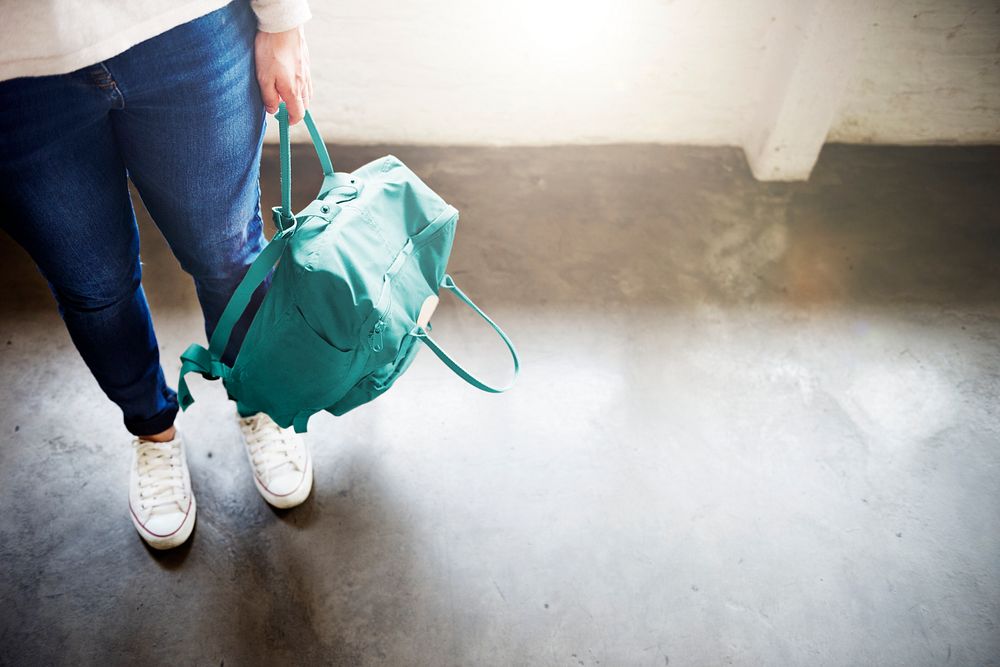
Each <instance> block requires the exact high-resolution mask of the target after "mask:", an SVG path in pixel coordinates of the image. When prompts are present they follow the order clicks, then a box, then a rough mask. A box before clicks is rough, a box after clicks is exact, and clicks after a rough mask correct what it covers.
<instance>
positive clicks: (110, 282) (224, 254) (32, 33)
mask: <svg viewBox="0 0 1000 667" xmlns="http://www.w3.org/2000/svg"><path fill="white" fill-rule="evenodd" d="M175 5H176V3H174V2H172V1H171V0H133V1H132V2H129V3H120V2H117V1H115V0H100V1H98V2H92V3H80V2H74V1H73V0H55V1H53V2H50V3H48V4H47V5H46V6H44V7H39V6H38V5H37V4H36V3H28V2H20V1H19V0H0V16H2V17H3V19H4V22H3V25H4V28H3V32H4V33H5V34H4V35H3V38H4V42H3V45H2V46H0V206H2V226H3V228H4V230H5V231H7V232H8V233H9V234H10V235H11V237H13V238H14V239H15V240H16V241H17V242H18V243H19V244H21V245H22V246H23V247H24V248H25V249H26V250H27V251H28V253H30V254H31V256H32V258H33V259H34V261H35V263H36V264H37V265H38V268H39V270H40V271H41V273H42V274H43V275H44V276H45V278H46V280H48V282H49V285H50V287H51V290H52V293H53V294H54V295H55V298H56V301H57V303H58V306H59V311H60V313H61V314H62V317H63V320H64V321H65V323H66V327H67V328H68V329H69V333H70V337H71V338H72V339H73V342H74V344H75V345H76V348H77V350H79V352H80V354H81V355H82V357H83V359H84V361H85V362H86V363H87V366H88V367H89V368H90V370H91V372H92V373H93V375H94V377H95V378H96V380H97V382H98V384H99V385H100V386H101V388H102V389H103V390H104V392H105V393H106V394H107V396H108V397H109V398H110V399H111V400H112V401H114V402H115V403H116V404H117V405H118V406H119V407H120V408H121V410H122V414H123V416H124V421H125V427H126V429H128V431H129V432H131V433H132V434H133V436H134V439H133V441H132V445H133V456H132V468H131V473H130V479H129V510H130V513H131V516H132V522H133V524H134V525H135V527H136V530H138V532H139V534H140V535H141V536H142V538H143V539H145V540H146V542H147V543H149V544H150V545H151V546H153V547H155V548H157V549H167V548H170V547H175V546H178V545H179V544H182V543H183V542H184V541H185V540H187V538H188V537H189V536H190V534H191V530H192V529H193V527H194V520H195V508H196V504H195V499H194V495H193V493H192V490H191V481H190V475H189V474H188V468H187V461H186V456H185V450H184V444H183V441H182V440H181V436H180V434H179V433H178V432H177V430H176V428H175V427H174V419H175V417H176V415H177V396H176V394H175V393H174V391H173V390H172V389H171V388H169V387H168V386H167V384H166V382H165V380H164V377H163V370H162V368H161V367H160V361H159V352H158V348H157V341H156V335H155V333H154V331H153V323H152V320H151V319H150V314H149V308H148V306H147V303H146V298H145V295H144V293H143V290H142V286H141V284H140V275H141V265H140V262H139V236H138V228H137V226H136V220H135V215H134V213H133V210H132V202H131V200H130V197H129V191H128V186H127V180H131V181H132V183H133V184H134V186H135V188H136V190H137V191H138V193H139V195H140V196H141V198H142V200H143V203H144V204H145V206H146V208H147V209H148V210H149V212H150V214H151V215H152V217H153V220H154V221H155V222H156V224H157V226H158V227H159V229H160V231H161V232H162V233H163V236H164V237H165V238H166V240H167V242H168V243H169V244H170V247H171V249H172V250H173V252H174V255H175V256H176V257H177V259H178V260H179V261H180V263H181V266H182V267H183V268H184V270H185V271H187V272H188V273H190V274H191V276H192V277H193V278H194V281H195V286H196V288H197V293H198V299H199V301H200V303H201V308H202V312H203V314H204V317H205V330H206V332H207V333H208V334H209V335H211V332H212V329H213V328H214V326H215V323H216V321H217V319H218V317H219V315H220V314H221V313H222V310H223V308H224V307H225V305H226V303H227V302H228V300H229V297H230V295H231V294H232V292H233V290H234V289H235V287H236V286H237V285H238V284H239V282H240V279H241V278H242V277H243V274H244V273H245V271H246V269H247V267H248V266H249V265H250V264H251V262H253V260H254V258H255V257H256V256H257V254H258V253H259V252H260V250H261V248H262V247H263V245H264V239H263V235H262V224H261V216H260V201H259V200H260V190H259V184H258V177H259V168H260V151H261V142H262V140H263V134H264V118H265V115H264V112H265V110H266V111H267V112H269V113H274V112H275V111H277V108H278V104H279V102H280V101H282V100H283V101H284V102H285V103H286V104H287V106H288V110H289V116H290V120H291V122H292V123H295V122H298V121H299V120H301V118H302V116H303V114H304V113H305V109H306V108H307V107H308V105H309V98H310V93H311V87H312V84H311V81H310V78H309V64H308V54H307V50H306V44H305V38H304V35H303V30H302V24H303V23H304V22H305V21H306V20H308V19H309V17H310V13H309V8H308V6H307V4H306V0H251V2H250V3H249V4H248V3H247V1H246V0H233V1H232V2H230V3H229V4H225V2H220V1H219V0H196V1H195V2H188V3H185V4H183V5H182V6H181V7H180V9H178V8H177V7H176V6H175ZM261 297H262V293H260V294H258V295H257V302H258V303H259V300H260V298H261ZM248 325H249V318H246V319H245V321H244V322H242V323H241V326H240V327H239V333H238V334H237V332H235V331H234V334H237V341H236V342H235V344H234V347H235V345H238V342H239V340H241V339H242V334H245V332H246V328H247V326H248ZM230 354H232V348H231V349H230ZM239 425H240V430H241V432H242V434H243V439H244V444H245V446H246V449H247V454H248V458H249V460H250V463H251V468H252V470H253V473H254V481H255V484H256V486H257V488H258V490H259V491H260V492H261V495H263V496H264V498H265V499H266V500H267V501H268V502H269V503H271V504H272V505H274V506H276V507H293V506H295V505H297V504H300V503H302V502H303V501H304V500H305V499H306V497H307V496H308V495H309V492H310V489H311V488H312V463H311V459H310V456H309V452H308V450H307V448H306V446H305V443H304V442H303V441H302V439H301V438H300V437H298V436H297V435H296V434H295V433H293V432H291V431H286V430H283V429H281V428H279V427H278V426H277V425H276V424H275V423H274V422H273V421H272V420H271V419H270V418H269V417H267V415H264V414H257V415H241V416H240V419H239Z"/></svg>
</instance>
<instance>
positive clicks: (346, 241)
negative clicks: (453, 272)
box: [178, 105, 519, 432]
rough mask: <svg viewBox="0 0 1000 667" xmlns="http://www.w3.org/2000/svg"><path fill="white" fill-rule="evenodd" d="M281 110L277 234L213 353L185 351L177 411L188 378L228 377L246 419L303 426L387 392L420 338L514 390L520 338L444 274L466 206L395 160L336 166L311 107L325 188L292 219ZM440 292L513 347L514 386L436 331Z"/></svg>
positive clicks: (187, 397)
mask: <svg viewBox="0 0 1000 667" xmlns="http://www.w3.org/2000/svg"><path fill="white" fill-rule="evenodd" d="M277 117H278V126H279V134H280V157H281V208H280V209H279V208H277V207H275V208H274V209H273V216H274V223H275V226H276V227H277V228H278V231H277V233H276V234H275V235H274V237H273V238H272V239H271V242H270V243H269V244H268V245H267V247H265V248H264V250H263V251H262V252H261V254H260V256H259V257H257V259H256V260H255V261H254V263H253V264H252V265H251V266H250V268H249V270H248V271H247V274H246V277H245V278H244V279H243V281H242V282H241V283H240V285H239V287H238V288H237V289H236V291H235V293H234V294H233V296H232V299H231V300H230V301H229V304H228V305H227V306H226V309H225V310H224V311H223V313H222V316H221V317H220V319H219V323H218V325H217V326H216V328H215V330H214V332H213V333H212V338H211V340H210V341H209V345H208V349H205V348H204V347H202V346H201V345H191V346H190V347H188V349H187V350H185V352H184V354H182V355H181V361H182V365H181V374H180V380H179V382H178V399H179V401H180V405H181V407H182V408H183V409H185V410H186V409H187V408H188V407H189V406H190V405H191V404H192V403H193V402H194V399H193V398H192V396H191V392H190V391H189V389H188V386H187V382H186V381H185V379H184V376H185V375H186V374H187V373H190V372H196V373H200V374H201V375H202V376H203V377H205V378H207V379H210V380H214V379H218V378H222V381H223V383H224V384H225V387H226V390H227V391H228V393H229V396H230V397H231V398H233V399H234V400H236V402H237V407H238V409H239V410H240V412H241V413H242V414H250V413H255V412H266V413H267V414H268V415H270V416H271V417H272V418H273V419H274V421H276V422H277V423H278V424H279V425H281V426H282V427H288V426H294V427H295V430H296V431H299V432H302V431H305V430H306V425H307V423H308V421H309V417H310V416H312V415H313V414H315V413H317V412H320V411H322V410H326V411H327V412H330V413H332V414H334V415H342V414H344V413H345V412H347V411H348V410H352V409H354V408H356V407H358V406H359V405H361V404H363V403H367V402H368V401H370V400H372V399H373V398H375V397H377V396H379V395H380V394H382V393H383V392H385V391H386V390H387V389H388V388H389V387H391V386H392V384H393V383H394V382H395V381H396V380H397V379H398V378H399V376H400V375H401V374H402V373H403V372H404V371H406V369H407V368H408V367H409V366H410V363H411V362H412V361H413V358H414V356H415V355H416V353H417V350H418V349H419V348H420V345H419V344H420V343H422V344H424V345H427V346H428V347H429V348H430V349H431V350H432V351H433V352H434V354H436V355H437V356H438V357H439V358H440V359H441V360H442V361H443V362H444V363H445V364H447V365H448V367H449V368H451V369H452V370H453V371H454V372H455V373H457V374H458V375H459V376H460V377H462V378H463V379H465V380H466V381H467V382H469V383H470V384H472V385H473V386H474V387H477V388H479V389H481V390H483V391H488V392H497V393H498V392H502V391H506V390H507V389H509V388H510V387H511V386H512V385H513V382H514V379H516V377H517V373H518V369H519V361H518V356H517V352H516V351H515V349H514V345H513V343H511V341H510V339H509V338H508V337H507V335H506V334H504V332H503V331H501V329H500V327H499V326H497V325H496V323H494V322H493V320H491V319H490V318H489V317H488V316H487V315H486V314H485V313H484V312H483V311H482V310H480V309H479V308H478V307H477V306H476V305H475V304H474V303H473V302H472V301H471V300H470V299H469V298H468V297H467V296H466V295H465V294H463V293H462V291H461V290H460V289H459V288H458V286H457V285H455V281H454V280H452V278H451V276H449V275H447V274H446V273H445V267H446V265H447V263H448V256H449V254H450V253H451V246H452V242H453V240H454V238H455V225H456V223H457V222H458V211H457V210H455V209H454V208H453V207H451V206H449V205H448V204H447V203H445V201H444V200H443V199H441V197H439V196H438V195H437V194H436V193H434V191H432V190H431V189H430V188H429V187H427V185H425V184H424V182H423V181H421V180H420V179H419V178H418V177H417V176H416V174H414V173H413V172H412V171H410V170H409V169H408V168H407V167H406V166H405V165H404V164H403V163H402V162H400V161H399V160H398V159H397V158H395V157H393V156H391V155H389V156H386V157H384V158H381V159H378V160H375V161H373V162H370V163H368V164H366V165H365V166H363V167H361V168H360V169H358V170H357V171H354V172H351V173H346V172H335V171H334V170H333V164H332V163H331V162H330V156H329V154H328V153H327V150H326V146H325V145H324V143H323V139H322V138H321V137H320V135H319V131H318V130H317V129H316V125H315V123H313V120H312V117H311V116H310V115H309V113H308V112H306V115H305V123H306V127H307V128H308V129H309V134H310V136H311V137H312V142H313V146H314V147H315V148H316V153H317V155H318V156H319V161H320V163H321V165H322V167H323V174H324V176H323V185H322V187H321V188H320V191H319V195H318V196H317V198H316V200H315V201H313V202H311V203H310V204H309V205H308V206H306V207H305V208H304V209H302V211H301V212H299V213H298V214H297V215H292V213H291V154H290V150H289V142H288V112H287V110H286V109H285V108H284V105H282V106H281V108H280V109H279V111H278V114H277ZM275 264H277V268H274V267H275ZM272 268H274V275H273V278H272V281H271V285H270V287H269V288H268V291H267V295H266V296H265V297H264V300H263V302H262V303H261V306H260V309H259V310H258V311H257V314H256V315H255V316H254V319H253V322H252V324H251V325H250V328H249V330H248V331H247V335H246V338H245V339H244V340H243V343H242V345H241V346H240V349H239V351H238V354H237V356H236V359H235V361H234V362H233V365H232V366H231V367H230V366H227V365H225V364H223V363H222V361H221V358H222V353H223V351H224V350H225V349H226V346H227V344H228V342H229V337H230V333H231V332H232V329H233V325H234V324H236V322H237V320H239V319H240V316H241V315H242V314H243V312H244V311H245V310H246V307H247V304H248V303H249V302H250V297H251V295H252V294H253V292H254V290H256V289H257V287H258V286H260V284H261V283H262V282H263V281H264V280H265V279H266V278H267V276H268V275H269V274H270V273H271V270H272ZM441 287H444V288H445V289H447V290H448V291H450V292H452V293H453V294H454V295H455V296H457V297H458V298H459V299H460V300H461V301H463V302H464V303H465V304H466V305H468V306H469V307H470V308H472V309H473V310H475V311H476V312H477V313H478V314H479V315H480V316H481V317H482V318H483V319H484V320H486V322H487V323H488V324H489V325H490V326H491V327H493V329H494V330H495V331H496V332H497V334H498V335H499V336H500V338H501V339H502V340H503V342H504V343H505V344H506V345H507V348H508V349H509V350H510V354H511V356H512V358H513V361H514V379H512V380H511V383H510V384H509V385H507V386H506V387H502V388H496V387H492V386H490V385H488V384H486V383H484V382H482V381H480V380H478V379H476V378H475V377H474V376H473V375H472V374H470V373H469V372H468V371H466V370H465V369H464V368H462V367H461V366H460V365H459V364H458V363H457V362H455V361H454V360H453V359H452V358H451V357H450V356H448V354H447V353H446V352H445V351H444V350H442V349H441V347H440V346H438V344H437V343H435V342H434V339H432V338H431V336H430V334H429V333H428V331H429V330H430V328H431V326H430V322H429V317H430V314H431V312H433V310H434V307H435V306H436V305H437V297H438V293H439V290H440V288H441Z"/></svg>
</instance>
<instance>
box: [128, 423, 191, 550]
mask: <svg viewBox="0 0 1000 667" xmlns="http://www.w3.org/2000/svg"><path fill="white" fill-rule="evenodd" d="M128 506H129V510H130V512H129V513H130V514H131V516H132V523H133V524H134V525H135V529H136V530H137V531H139V535H141V536H142V539H144V540H146V543H147V544H149V546H151V547H153V548H154V549H170V548H172V547H176V546H179V545H181V544H183V543H184V541H185V540H187V538H188V537H190V536H191V531H192V530H193V529H194V516H195V502H194V494H193V493H191V475H190V473H189V472H188V466H187V457H186V455H185V453H184V443H183V442H182V441H181V438H180V434H178V435H176V436H174V439H173V440H171V441H169V442H153V441H151V440H143V439H142V438H135V439H134V440H133V441H132V471H131V474H130V475H129V486H128Z"/></svg>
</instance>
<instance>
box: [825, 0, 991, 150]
mask: <svg viewBox="0 0 1000 667" xmlns="http://www.w3.org/2000/svg"><path fill="white" fill-rule="evenodd" d="M829 140H830V141H842V142H850V143H854V142H861V143H902V144H923V143H1000V2H997V0H945V1H942V0H908V1H907V2H886V3H883V4H882V6H881V7H880V9H879V10H878V11H877V12H876V13H875V15H874V16H873V18H872V25H871V27H870V28H869V29H868V31H867V33H866V35H865V38H864V42H863V47H862V49H861V53H860V55H859V57H858V59H857V62H856V64H855V68H854V74H853V76H852V78H851V82H850V84H849V85H848V88H847V92H846V94H845V96H844V100H843V103H842V105H841V107H840V110H839V113H838V114H837V118H836V119H835V120H834V123H833V126H832V128H831V129H830V135H829Z"/></svg>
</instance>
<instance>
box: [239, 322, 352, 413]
mask: <svg viewBox="0 0 1000 667" xmlns="http://www.w3.org/2000/svg"><path fill="white" fill-rule="evenodd" d="M255 333H256V335H255V336H254V338H253V339H252V340H247V341H246V343H245V344H244V347H246V348H247V349H245V352H247V353H248V354H241V355H240V359H239V362H240V366H241V368H239V369H238V377H239V383H240V385H241V387H240V391H241V394H240V403H241V404H243V405H245V406H248V407H251V408H254V409H257V410H265V411H266V412H268V413H269V414H270V415H271V416H272V417H274V418H275V420H276V421H278V423H282V422H287V423H291V421H292V419H294V417H295V415H296V414H298V413H300V412H302V411H303V409H310V410H313V411H318V410H321V409H323V408H325V407H326V406H328V405H330V404H331V403H333V402H334V401H336V400H337V399H338V398H340V396H341V394H342V393H343V392H344V391H346V389H347V388H346V387H345V386H344V385H345V383H347V382H348V381H349V379H350V371H351V367H352V364H354V363H355V362H357V361H358V360H357V357H358V356H363V354H364V353H363V352H361V353H359V352H357V351H355V350H341V349H339V348H337V347H335V346H333V345H331V344H330V343H328V342H327V341H326V340H324V339H323V338H322V337H321V336H320V335H319V334H317V333H316V332H315V331H313V329H312V328H311V327H310V326H309V324H308V323H307V322H306V321H305V319H304V318H303V317H302V314H301V312H299V309H298V308H295V307H292V308H290V309H288V311H286V312H285V314H284V315H282V316H281V318H280V319H279V320H278V321H277V322H275V323H274V325H273V326H271V327H264V328H262V329H261V330H258V331H256V332H255ZM248 345H249V347H247V346H248ZM234 370H235V369H234ZM279 416H280V417H281V419H279Z"/></svg>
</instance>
